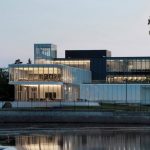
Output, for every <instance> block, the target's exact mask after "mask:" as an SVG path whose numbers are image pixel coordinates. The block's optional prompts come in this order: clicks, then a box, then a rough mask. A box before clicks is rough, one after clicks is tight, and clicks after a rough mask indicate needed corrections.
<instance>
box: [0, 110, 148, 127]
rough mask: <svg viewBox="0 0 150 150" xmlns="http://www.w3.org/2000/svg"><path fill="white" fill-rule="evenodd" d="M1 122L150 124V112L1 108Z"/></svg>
mask: <svg viewBox="0 0 150 150" xmlns="http://www.w3.org/2000/svg"><path fill="white" fill-rule="evenodd" d="M0 123H100V124H102V123H103V124H150V112H125V111H123V112H121V111H118V112H117V111H116V112H110V111H109V112H99V111H97V112H96V111H78V110H76V111H71V110H69V111H63V110H53V111H49V110H36V111H35V110H21V111H20V110H1V111H0Z"/></svg>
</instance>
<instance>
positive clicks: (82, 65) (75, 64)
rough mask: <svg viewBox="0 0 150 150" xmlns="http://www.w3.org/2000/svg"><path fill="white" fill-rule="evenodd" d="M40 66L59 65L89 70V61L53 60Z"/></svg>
mask: <svg viewBox="0 0 150 150" xmlns="http://www.w3.org/2000/svg"><path fill="white" fill-rule="evenodd" d="M42 64H60V65H67V66H70V67H76V68H81V69H86V70H90V60H67V59H55V60H49V61H46V62H45V63H44V61H43V62H42Z"/></svg>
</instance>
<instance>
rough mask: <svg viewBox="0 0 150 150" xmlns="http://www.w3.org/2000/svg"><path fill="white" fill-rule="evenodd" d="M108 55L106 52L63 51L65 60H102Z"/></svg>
mask: <svg viewBox="0 0 150 150" xmlns="http://www.w3.org/2000/svg"><path fill="white" fill-rule="evenodd" d="M110 55H111V53H110V51H108V50H66V51H65V58H73V59H77V58H80V59H90V58H102V57H107V56H110Z"/></svg>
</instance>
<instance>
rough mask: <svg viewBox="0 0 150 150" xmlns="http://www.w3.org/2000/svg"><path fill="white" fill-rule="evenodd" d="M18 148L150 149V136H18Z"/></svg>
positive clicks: (52, 149)
mask: <svg viewBox="0 0 150 150" xmlns="http://www.w3.org/2000/svg"><path fill="white" fill-rule="evenodd" d="M16 148H17V150H149V149H150V136H148V135H147V136H144V135H139V134H134V133H130V134H127V133H123V134H118V133H103V134H102V133H95V134H93V133H91V134H82V135H80V134H68V135H65V134H62V135H53V136H19V137H16Z"/></svg>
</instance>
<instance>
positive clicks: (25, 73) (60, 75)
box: [10, 64, 91, 84]
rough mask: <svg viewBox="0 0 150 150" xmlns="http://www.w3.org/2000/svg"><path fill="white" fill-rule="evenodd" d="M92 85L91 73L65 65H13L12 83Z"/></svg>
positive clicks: (11, 72) (11, 68)
mask: <svg viewBox="0 0 150 150" xmlns="http://www.w3.org/2000/svg"><path fill="white" fill-rule="evenodd" d="M24 81H25V82H50V81H51V82H64V83H76V84H80V83H90V82H91V72H90V71H88V70H84V69H80V68H75V67H70V66H65V65H56V64H54V65H43V64H40V65H35V64H34V65H27V64H25V65H11V66H10V82H24Z"/></svg>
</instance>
